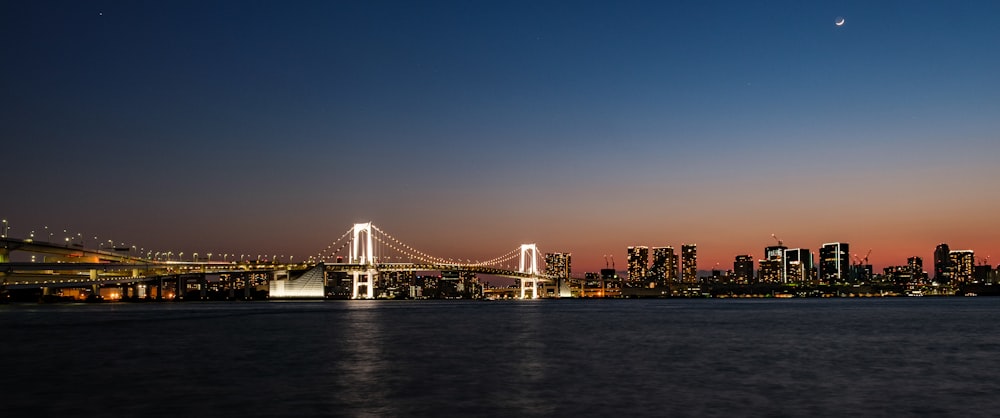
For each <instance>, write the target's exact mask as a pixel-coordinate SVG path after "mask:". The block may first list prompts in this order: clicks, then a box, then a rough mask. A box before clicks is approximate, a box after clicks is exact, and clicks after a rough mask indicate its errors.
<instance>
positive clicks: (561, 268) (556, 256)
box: [545, 253, 572, 297]
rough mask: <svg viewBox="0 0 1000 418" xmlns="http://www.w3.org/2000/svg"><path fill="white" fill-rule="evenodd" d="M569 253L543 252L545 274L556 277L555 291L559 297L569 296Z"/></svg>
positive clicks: (570, 257) (570, 256)
mask: <svg viewBox="0 0 1000 418" xmlns="http://www.w3.org/2000/svg"><path fill="white" fill-rule="evenodd" d="M571 259H572V254H570V253H546V254H545V274H546V275H547V276H552V277H555V278H556V282H555V289H554V291H555V293H557V294H558V295H559V297H569V296H570V286H569V285H570V273H571V268H570V261H571Z"/></svg>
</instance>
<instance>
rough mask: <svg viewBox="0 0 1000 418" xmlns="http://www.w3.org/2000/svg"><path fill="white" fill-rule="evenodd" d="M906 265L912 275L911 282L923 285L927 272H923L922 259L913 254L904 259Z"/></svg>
mask: <svg viewBox="0 0 1000 418" xmlns="http://www.w3.org/2000/svg"><path fill="white" fill-rule="evenodd" d="M906 266H907V267H909V269H910V273H911V274H912V275H913V283H914V284H918V285H925V284H928V283H927V273H925V272H924V259H923V258H920V257H917V256H913V257H910V258H907V259H906Z"/></svg>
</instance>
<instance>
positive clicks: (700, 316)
mask: <svg viewBox="0 0 1000 418" xmlns="http://www.w3.org/2000/svg"><path fill="white" fill-rule="evenodd" d="M915 299H916V298H911V299H890V300H785V301H763V300H759V301H720V300H648V301H646V300H640V301H634V300H612V301H525V302H495V303H494V302H489V303H486V302H468V301H465V302H458V301H456V302H448V301H442V302H435V301H409V302H394V301H393V302H387V301H350V302H347V301H341V302H334V301H329V302H308V303H307V302H284V303H204V304H201V303H182V304H132V305H129V304H108V305H78V306H67V305H57V306H28V305H24V306H0V336H2V343H0V359H2V361H3V362H4V363H3V368H2V372H0V383H2V384H0V391H2V392H0V393H3V394H4V396H3V398H2V399H3V402H4V403H5V404H6V405H5V409H4V416H48V415H66V414H69V415H76V416H106V415H108V414H113V415H137V416H138V415H141V416H178V415H186V414H194V415H198V416H203V415H210V416H331V415H333V416H410V415H425V416H426V415H431V416H468V415H477V416H483V415H486V416H511V415H513V416H575V415H581V416H607V415H613V414H614V415H618V414H627V415H672V416H730V415H741V416H746V415H757V416H799V415H827V416H829V415H836V416H842V415H847V414H859V415H866V416H868V415H883V416H885V415H891V416H897V415H915V414H920V415H923V414H930V415H955V416H970V415H983V416H986V415H992V414H993V413H994V412H995V411H996V410H997V408H998V407H1000V398H998V397H997V396H995V393H997V392H998V391H1000V380H998V379H997V378H996V376H997V375H998V374H1000V299H989V298H976V299H972V300H969V298H965V299H962V298H952V299H935V298H921V299H924V300H920V299H916V300H915Z"/></svg>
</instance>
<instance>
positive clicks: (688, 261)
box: [681, 244, 698, 283]
mask: <svg viewBox="0 0 1000 418" xmlns="http://www.w3.org/2000/svg"><path fill="white" fill-rule="evenodd" d="M681 269H682V270H683V273H682V275H681V281H683V282H684V283H698V244H682V245H681Z"/></svg>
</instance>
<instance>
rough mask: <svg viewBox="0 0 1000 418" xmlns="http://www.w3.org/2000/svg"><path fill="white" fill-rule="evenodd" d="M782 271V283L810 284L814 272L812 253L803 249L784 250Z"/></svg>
mask: <svg viewBox="0 0 1000 418" xmlns="http://www.w3.org/2000/svg"><path fill="white" fill-rule="evenodd" d="M784 270H785V277H784V280H785V281H784V283H796V284H803V283H811V282H812V281H813V271H814V268H813V257H812V253H811V252H809V250H808V249H805V248H792V249H787V250H785V257H784Z"/></svg>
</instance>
